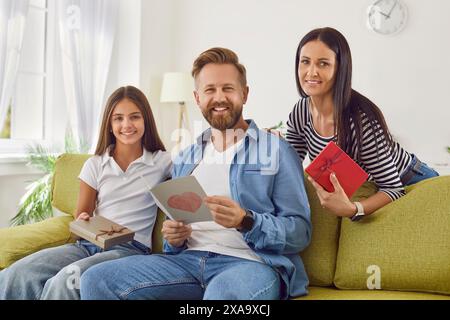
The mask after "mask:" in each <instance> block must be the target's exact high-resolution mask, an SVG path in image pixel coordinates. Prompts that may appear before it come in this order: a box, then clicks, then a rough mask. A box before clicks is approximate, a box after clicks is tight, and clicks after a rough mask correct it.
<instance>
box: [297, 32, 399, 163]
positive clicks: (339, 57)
mask: <svg viewBox="0 0 450 320" xmlns="http://www.w3.org/2000/svg"><path fill="white" fill-rule="evenodd" d="M314 40H319V41H321V42H323V43H325V44H326V45H327V46H328V48H330V49H331V50H333V52H334V53H335V54H336V62H337V69H336V82H335V84H334V88H333V104H334V123H335V134H336V139H337V144H338V145H339V146H340V147H341V148H342V149H343V150H344V151H345V152H347V153H348V154H350V155H351V154H352V153H353V152H352V151H353V150H355V151H356V158H357V160H360V159H361V147H362V139H363V128H362V123H361V120H362V119H361V116H362V114H363V113H364V114H365V115H366V116H367V118H368V120H369V121H368V125H369V126H370V127H371V129H372V132H373V135H374V140H375V141H380V140H381V141H384V142H385V145H383V144H380V145H379V144H378V143H376V147H377V150H378V148H379V147H382V148H383V149H384V150H385V151H386V150H387V151H388V152H390V151H391V148H392V146H393V144H394V141H393V139H392V136H391V134H390V132H389V129H388V126H387V124H386V121H385V119H384V116H383V113H382V112H381V110H380V109H379V108H378V107H377V106H376V105H375V104H374V103H373V102H372V101H370V100H369V99H368V98H366V97H365V96H363V95H362V94H360V93H358V92H357V91H356V90H353V89H352V55H351V52H350V47H349V45H348V42H347V40H346V39H345V37H344V36H343V35H342V34H341V33H340V32H339V31H337V30H336V29H333V28H320V29H314V30H312V31H310V32H309V33H308V34H307V35H305V36H304V37H303V39H302V40H301V41H300V43H299V45H298V48H297V55H296V58H295V80H296V82H297V90H298V92H299V94H300V95H301V96H302V97H304V98H306V97H307V96H308V95H307V94H306V92H305V91H304V90H303V89H302V87H301V85H300V79H299V77H298V67H299V64H300V51H301V49H302V48H303V46H304V45H305V44H306V43H308V42H310V41H314ZM350 119H352V120H353V124H354V126H355V131H356V137H355V140H356V141H355V142H356V146H355V145H353V143H352V132H351V129H350V128H351V127H350ZM352 149H353V150H352Z"/></svg>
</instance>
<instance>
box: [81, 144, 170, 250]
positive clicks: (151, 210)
mask: <svg viewBox="0 0 450 320" xmlns="http://www.w3.org/2000/svg"><path fill="white" fill-rule="evenodd" d="M171 170H172V161H171V157H170V153H169V152H165V151H156V152H154V153H151V152H148V151H146V150H145V149H144V152H143V155H142V157H140V158H139V159H136V160H135V161H133V162H132V163H131V164H130V165H129V166H128V168H127V170H126V171H125V172H123V170H122V169H121V168H120V167H119V165H118V164H117V163H116V161H115V160H114V158H113V157H111V156H110V155H109V151H107V152H106V153H105V154H104V155H103V156H93V157H92V158H89V159H88V160H87V161H86V163H85V164H84V166H83V168H82V169H81V173H80V175H79V176H78V178H79V179H81V180H82V181H84V182H85V183H86V184H88V185H89V186H90V187H92V188H93V189H95V190H97V203H96V209H95V211H94V215H99V216H103V217H105V218H107V219H109V220H111V221H114V222H115V223H118V224H120V225H123V226H125V227H127V228H129V229H130V230H133V231H134V232H135V237H134V239H135V240H136V241H139V242H140V243H142V244H144V245H146V246H148V247H149V248H151V247H152V232H153V226H154V224H155V220H156V214H157V206H156V204H155V201H154V200H153V197H152V196H151V194H150V192H148V187H153V186H155V185H157V184H159V183H161V182H163V181H165V180H167V179H168V178H170V176H171Z"/></svg>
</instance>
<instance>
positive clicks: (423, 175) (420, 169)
mask: <svg viewBox="0 0 450 320" xmlns="http://www.w3.org/2000/svg"><path fill="white" fill-rule="evenodd" d="M412 157H413V158H412V160H411V163H410V164H409V165H408V167H407V168H406V169H405V170H404V172H402V174H401V176H400V180H402V183H403V185H404V186H410V185H412V184H415V183H417V182H419V181H422V180H425V179H429V178H433V177H437V176H439V173H437V172H436V171H435V170H434V169H432V168H430V167H429V166H427V164H426V163H423V162H421V161H420V160H419V159H418V158H417V157H416V156H415V155H414V154H413V155H412Z"/></svg>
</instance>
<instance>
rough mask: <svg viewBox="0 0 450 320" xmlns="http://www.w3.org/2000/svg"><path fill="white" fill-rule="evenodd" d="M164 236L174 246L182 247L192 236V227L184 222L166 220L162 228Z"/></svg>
mask: <svg viewBox="0 0 450 320" xmlns="http://www.w3.org/2000/svg"><path fill="white" fill-rule="evenodd" d="M161 232H162V235H163V238H164V239H165V240H167V242H169V244H170V245H171V246H172V247H181V246H182V245H183V244H184V242H185V241H186V240H187V239H188V238H189V237H190V236H191V233H192V227H191V226H189V225H185V224H184V223H183V222H180V221H174V220H166V221H164V223H163V227H162V229H161Z"/></svg>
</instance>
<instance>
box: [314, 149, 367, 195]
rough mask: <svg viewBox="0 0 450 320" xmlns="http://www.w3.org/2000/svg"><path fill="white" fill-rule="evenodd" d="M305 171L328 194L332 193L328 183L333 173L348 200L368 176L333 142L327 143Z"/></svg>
mask: <svg viewBox="0 0 450 320" xmlns="http://www.w3.org/2000/svg"><path fill="white" fill-rule="evenodd" d="M305 171H306V172H307V173H308V174H309V175H310V177H311V178H312V179H313V180H314V181H316V182H317V183H318V184H320V185H321V186H322V187H323V188H324V189H325V190H326V191H328V192H334V187H333V184H332V183H331V181H330V175H331V173H332V172H334V174H335V175H336V178H337V179H338V181H339V184H340V185H341V187H342V188H343V189H344V191H345V194H346V195H347V196H348V197H349V198H351V197H352V195H353V193H355V191H356V190H358V188H359V187H360V186H361V185H362V184H363V183H364V182H365V181H366V180H367V178H368V174H367V173H366V172H365V171H364V170H363V169H362V168H361V167H360V166H359V165H358V164H357V163H356V162H355V161H353V159H352V158H350V157H349V156H348V155H347V154H346V153H345V152H344V151H343V150H342V149H341V148H339V147H338V146H337V145H336V144H335V143H334V142H333V141H331V142H330V143H328V145H327V146H326V147H325V148H324V149H323V150H322V151H321V152H320V153H319V155H318V156H317V157H316V158H315V159H314V160H313V161H312V162H311V164H310V165H309V166H308V167H307V168H306V169H305Z"/></svg>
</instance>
